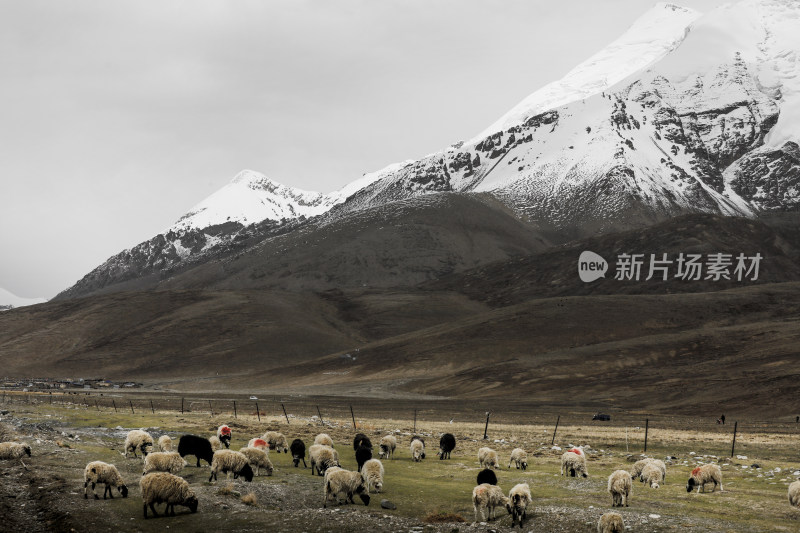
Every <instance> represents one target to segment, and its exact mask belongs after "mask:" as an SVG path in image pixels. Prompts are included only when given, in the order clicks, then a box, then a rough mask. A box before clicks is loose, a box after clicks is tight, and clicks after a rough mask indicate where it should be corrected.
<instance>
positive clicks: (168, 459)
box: [142, 452, 186, 476]
mask: <svg viewBox="0 0 800 533" xmlns="http://www.w3.org/2000/svg"><path fill="white" fill-rule="evenodd" d="M184 466H186V461H184V459H183V457H181V455H180V454H179V453H178V452H153V453H150V454H148V455H147V457H145V458H144V471H143V472H142V475H143V476H145V475H147V474H149V473H150V472H169V473H170V474H177V473H178V472H180V471H181V470H183V467H184Z"/></svg>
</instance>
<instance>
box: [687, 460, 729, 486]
mask: <svg viewBox="0 0 800 533" xmlns="http://www.w3.org/2000/svg"><path fill="white" fill-rule="evenodd" d="M706 483H713V484H714V488H713V489H711V492H714V491H716V490H717V485H719V491H720V492H723V489H722V470H720V468H719V467H718V466H717V465H712V464H708V465H703V466H698V467H697V468H695V469H694V470H692V475H691V476H690V477H689V481H687V482H686V492H692V489H693V488H695V487H697V492H700V489H701V488H702V489H703V492H705V491H706Z"/></svg>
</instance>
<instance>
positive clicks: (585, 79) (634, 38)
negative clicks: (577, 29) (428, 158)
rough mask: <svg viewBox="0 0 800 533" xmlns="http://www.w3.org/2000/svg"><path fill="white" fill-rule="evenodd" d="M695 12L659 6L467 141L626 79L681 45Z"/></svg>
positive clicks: (670, 6) (670, 5) (697, 14)
mask: <svg viewBox="0 0 800 533" xmlns="http://www.w3.org/2000/svg"><path fill="white" fill-rule="evenodd" d="M700 16H701V13H700V12H699V11H695V10H693V9H688V8H684V7H679V6H676V5H674V4H668V3H659V4H657V5H656V6H655V7H654V8H652V9H651V10H649V11H648V12H647V13H645V14H644V15H642V16H641V17H640V18H639V19H638V20H636V22H634V23H633V25H632V26H631V28H630V29H629V30H628V31H627V32H625V33H624V34H623V35H622V36H621V37H620V38H619V39H617V40H615V41H614V42H613V43H611V44H610V45H608V46H607V47H605V48H604V49H603V50H601V51H600V52H598V53H596V54H595V55H593V56H592V57H590V58H589V59H587V60H586V61H584V62H583V63H581V64H580V65H578V66H577V67H575V68H574V69H572V70H571V71H570V72H569V73H567V75H566V76H564V77H563V78H561V79H560V80H558V81H555V82H553V83H550V84H548V85H545V86H544V87H542V88H541V89H539V90H538V91H536V92H534V93H533V94H531V95H530V96H528V97H527V98H525V99H524V100H523V101H522V102H520V103H519V104H517V105H516V106H514V108H512V109H511V110H510V111H508V112H507V113H506V114H505V115H503V116H502V117H500V119H498V120H497V121H496V122H494V123H493V124H492V125H490V126H489V127H488V128H486V129H485V130H483V131H482V132H481V133H479V134H478V135H477V136H475V137H474V138H473V139H472V141H470V142H473V141H476V142H477V141H480V140H481V139H484V138H486V137H488V136H489V135H491V134H493V133H496V132H498V131H504V130H508V129H509V128H511V127H512V126H518V125H520V124H522V123H523V122H524V121H525V119H527V118H529V117H532V116H534V115H538V114H540V113H543V112H545V111H549V110H551V109H555V108H557V107H560V106H563V105H566V104H569V103H570V102H575V101H577V100H582V99H584V98H588V97H589V96H592V95H595V94H598V93H600V92H602V91H603V90H605V89H607V88H608V87H610V86H611V85H613V84H615V83H617V82H618V81H620V80H622V79H624V78H627V77H628V76H630V75H631V74H632V73H634V72H638V71H640V70H642V69H643V68H645V67H647V66H648V65H650V64H652V63H653V62H655V61H658V60H659V59H661V58H662V57H664V56H665V55H666V54H668V53H669V52H671V51H672V50H674V49H675V47H676V46H678V45H679V44H680V43H681V41H682V40H683V39H684V37H685V36H686V33H687V29H688V27H689V25H690V24H691V23H692V22H693V21H695V20H696V19H697V18H698V17H700Z"/></svg>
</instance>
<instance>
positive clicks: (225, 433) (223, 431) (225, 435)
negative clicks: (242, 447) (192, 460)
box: [217, 424, 233, 448]
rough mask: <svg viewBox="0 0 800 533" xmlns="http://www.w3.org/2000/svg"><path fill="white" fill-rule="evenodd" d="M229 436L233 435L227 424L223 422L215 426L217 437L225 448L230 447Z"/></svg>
mask: <svg viewBox="0 0 800 533" xmlns="http://www.w3.org/2000/svg"><path fill="white" fill-rule="evenodd" d="M231 437H233V433H232V432H231V428H230V427H228V426H227V425H224V424H223V425H221V426H220V427H218V428H217V438H218V439H219V441H220V442H221V443H222V444H224V445H225V447H226V448H230V446H231Z"/></svg>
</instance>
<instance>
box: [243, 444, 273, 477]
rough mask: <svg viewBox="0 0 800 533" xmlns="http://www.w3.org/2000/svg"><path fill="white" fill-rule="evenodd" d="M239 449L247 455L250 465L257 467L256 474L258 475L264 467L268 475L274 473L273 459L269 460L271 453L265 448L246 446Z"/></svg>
mask: <svg viewBox="0 0 800 533" xmlns="http://www.w3.org/2000/svg"><path fill="white" fill-rule="evenodd" d="M239 451H240V452H241V453H243V454H244V455H245V456H246V457H247V461H248V462H249V463H250V466H251V467H255V470H256V472H255V474H256V475H258V473H259V471H260V470H261V469H262V468H263V469H265V470H266V471H267V475H268V476H271V475H272V472H273V467H272V461H270V460H269V455H268V454H267V452H266V451H265V450H260V449H258V448H252V447H249V446H245V447H244V448H242V449H241V450H239Z"/></svg>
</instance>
